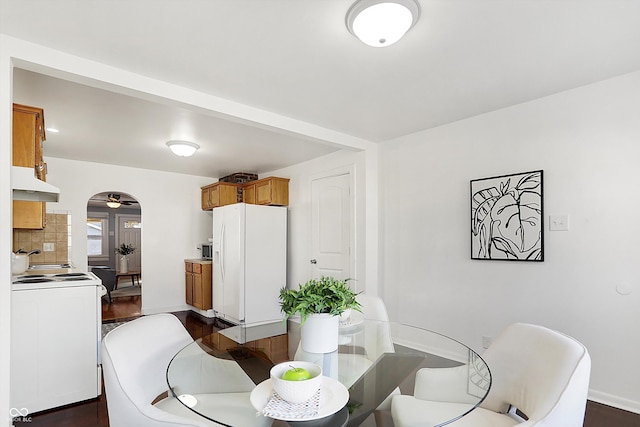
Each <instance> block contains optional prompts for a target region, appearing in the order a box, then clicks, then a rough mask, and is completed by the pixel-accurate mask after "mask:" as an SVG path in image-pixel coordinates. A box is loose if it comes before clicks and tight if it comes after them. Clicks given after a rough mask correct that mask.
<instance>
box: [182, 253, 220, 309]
mask: <svg viewBox="0 0 640 427" xmlns="http://www.w3.org/2000/svg"><path fill="white" fill-rule="evenodd" d="M184 264H185V298H186V301H187V304H189V305H192V306H194V307H196V308H199V309H200V310H211V308H212V307H213V304H212V299H211V261H200V260H185V262H184Z"/></svg>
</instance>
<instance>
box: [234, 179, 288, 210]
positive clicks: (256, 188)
mask: <svg viewBox="0 0 640 427" xmlns="http://www.w3.org/2000/svg"><path fill="white" fill-rule="evenodd" d="M242 200H243V201H244V202H245V203H250V204H254V205H273V206H287V205H288V204H289V179H288V178H279V177H275V176H270V177H268V178H263V179H259V180H257V181H251V182H249V183H247V184H245V185H243V186H242Z"/></svg>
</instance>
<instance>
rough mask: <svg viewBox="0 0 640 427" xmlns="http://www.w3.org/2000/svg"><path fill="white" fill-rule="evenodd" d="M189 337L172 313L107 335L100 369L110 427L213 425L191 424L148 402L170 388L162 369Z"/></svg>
mask: <svg viewBox="0 0 640 427" xmlns="http://www.w3.org/2000/svg"><path fill="white" fill-rule="evenodd" d="M192 341H193V339H192V338H191V336H190V335H189V333H188V332H187V331H186V329H185V328H184V326H183V325H182V323H181V322H180V320H178V319H177V318H176V317H175V316H173V315H171V314H156V315H151V316H144V317H141V318H138V319H136V320H132V321H130V322H127V323H125V324H124V325H122V326H119V327H117V328H116V329H114V330H112V331H111V332H109V333H108V334H107V336H105V338H104V340H103V343H102V367H103V373H104V381H105V391H106V395H107V409H108V411H109V425H110V426H111V427H131V426H136V427H146V426H160V425H162V426H165V427H173V426H176V427H177V426H203V425H211V423H205V422H202V423H198V422H192V421H191V420H188V419H185V418H183V417H180V416H177V415H174V414H171V413H169V412H166V411H163V410H161V409H158V408H156V407H154V406H153V405H152V404H151V402H152V401H153V400H154V399H156V398H157V397H158V396H159V395H161V394H162V393H164V392H165V391H167V389H168V386H167V382H166V372H167V367H168V366H169V362H170V361H171V358H172V357H173V356H174V355H175V354H176V353H177V352H178V351H179V350H180V349H181V348H183V347H184V346H186V345H187V344H189V343H190V342H192ZM203 421H204V420H203Z"/></svg>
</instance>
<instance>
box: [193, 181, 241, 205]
mask: <svg viewBox="0 0 640 427" xmlns="http://www.w3.org/2000/svg"><path fill="white" fill-rule="evenodd" d="M201 190H202V193H201V197H202V210H204V211H207V210H211V209H213V208H217V207H218V206H225V205H231V204H233V203H237V202H238V185H237V184H233V183H230V182H216V183H215V184H211V185H207V186H205V187H202V188H201Z"/></svg>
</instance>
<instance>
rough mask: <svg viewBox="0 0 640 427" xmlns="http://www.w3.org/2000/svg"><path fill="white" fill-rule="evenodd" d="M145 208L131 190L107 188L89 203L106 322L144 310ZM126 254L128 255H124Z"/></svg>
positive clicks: (94, 266)
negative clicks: (104, 291)
mask: <svg viewBox="0 0 640 427" xmlns="http://www.w3.org/2000/svg"><path fill="white" fill-rule="evenodd" d="M141 232H142V210H141V207H140V204H139V202H138V201H137V200H136V199H135V197H133V196H132V195H130V194H127V193H124V192H119V191H107V192H103V193H98V194H95V195H94V196H92V197H91V198H90V199H89V201H88V203H87V256H88V261H89V262H88V264H89V268H90V270H91V271H92V272H93V273H95V274H96V275H97V276H98V277H100V279H101V280H102V283H103V285H104V286H105V288H107V291H108V292H107V295H105V296H104V297H103V299H102V319H103V323H109V322H115V321H120V320H123V319H131V318H134V317H137V316H140V315H141V314H142V298H143V296H142V286H143V281H142V264H141V254H142V239H141ZM123 258H124V259H123Z"/></svg>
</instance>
